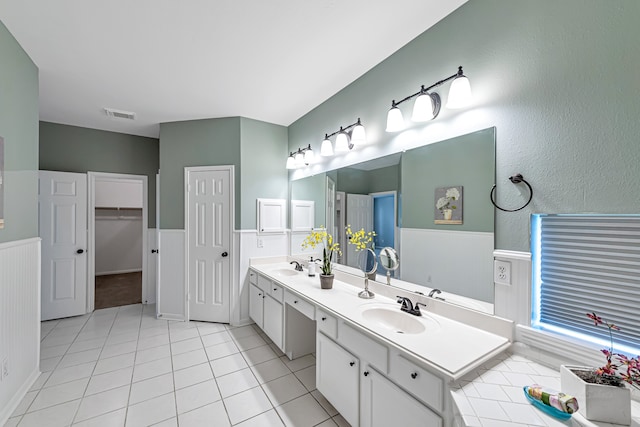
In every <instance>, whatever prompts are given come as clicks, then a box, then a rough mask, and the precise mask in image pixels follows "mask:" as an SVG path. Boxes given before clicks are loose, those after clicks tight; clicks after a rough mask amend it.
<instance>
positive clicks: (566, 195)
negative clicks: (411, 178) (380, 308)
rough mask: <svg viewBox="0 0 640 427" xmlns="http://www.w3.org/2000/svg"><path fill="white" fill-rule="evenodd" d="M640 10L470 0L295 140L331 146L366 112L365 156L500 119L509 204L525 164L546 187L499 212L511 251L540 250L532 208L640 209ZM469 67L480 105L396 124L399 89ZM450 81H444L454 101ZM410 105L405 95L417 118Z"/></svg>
mask: <svg viewBox="0 0 640 427" xmlns="http://www.w3.org/2000/svg"><path fill="white" fill-rule="evenodd" d="M639 17H640V2H637V1H630V0H610V1H602V0H563V1H561V2H556V1H551V0H543V1H537V2H532V1H528V0H470V1H469V2H468V3H466V4H464V5H463V6H461V7H460V8H459V9H457V10H456V11H454V12H453V13H452V14H451V15H449V16H448V17H446V18H445V19H444V20H443V21H441V22H440V23H438V24H436V25H435V26H434V27H432V28H430V29H429V30H427V31H426V32H425V33H423V34H422V35H420V36H418V37H417V38H416V39H415V40H413V41H412V42H410V43H409V44H407V45H406V46H405V47H403V48H402V49H400V50H399V51H398V52H396V53H395V54H393V55H392V56H390V57H389V58H388V59H387V60H385V61H383V62H382V63H380V64H379V65H377V66H376V67H374V68H373V69H371V70H370V71H369V72H368V73H366V74H365V75H363V76H362V77H361V78H359V79H358V80H356V81H355V82H353V83H352V84H350V85H349V86H347V87H346V88H345V89H343V90H342V91H340V92H339V93H337V94H336V95H335V96H333V97H331V98H330V99H328V100H327V101H326V102H324V103H323V104H321V105H319V106H318V107H317V108H316V109H314V110H313V111H311V112H310V113H308V114H307V115H305V116H304V117H302V118H300V119H299V120H297V121H296V122H295V123H293V124H292V125H291V126H290V127H289V146H290V147H301V146H306V145H307V144H311V145H312V147H313V148H314V150H315V149H318V150H319V148H320V143H321V139H322V138H321V135H324V134H325V132H327V131H330V130H334V129H337V128H338V127H339V126H340V125H344V124H348V123H352V122H353V121H354V119H355V118H357V117H361V118H362V121H363V123H364V124H365V126H366V128H367V135H368V137H369V146H368V147H367V148H366V149H363V150H362V151H361V152H360V153H361V154H359V155H358V156H349V159H353V158H354V157H359V160H351V161H352V162H354V163H355V162H359V161H361V160H366V158H372V157H377V156H380V155H383V154H387V153H390V152H397V151H401V150H403V149H405V148H413V147H415V146H419V145H423V144H425V143H429V142H434V141H439V140H443V139H448V138H451V137H455V136H459V135H464V134H467V133H469V132H472V131H476V130H480V129H486V128H488V127H492V126H495V127H496V134H497V139H496V182H497V196H498V197H497V198H498V201H499V203H500V204H502V205H504V206H505V207H507V208H514V207H518V206H520V205H521V204H522V203H524V202H525V201H526V200H527V198H528V192H527V190H526V189H525V188H523V187H522V186H514V185H513V184H511V183H510V182H509V181H508V177H509V176H510V175H513V174H515V173H518V172H519V173H522V174H523V175H524V177H525V178H526V179H527V180H528V181H529V182H530V183H531V185H532V186H533V188H534V191H535V196H534V198H533V201H532V203H531V204H530V205H529V206H528V207H527V208H525V209H523V210H522V211H519V212H516V213H505V212H496V247H497V248H500V249H510V250H521V251H528V250H529V215H530V214H531V213H537V212H545V213H577V212H601V213H637V212H638V211H640V199H639V198H638V197H636V195H637V194H640V174H638V173H637V169H638V164H639V163H640V143H639V142H638V135H640V120H638V117H637V115H638V99H640V84H639V83H638V79H637V76H636V73H635V72H634V70H638V69H640V44H638V43H637V39H638V36H639V35H640V30H639V27H638V18H639ZM458 65H463V66H464V70H465V74H466V75H467V76H469V78H470V80H471V85H472V88H473V92H474V104H473V106H472V107H469V108H466V109H463V110H448V109H446V108H443V110H442V112H441V113H440V116H439V117H438V118H437V119H436V120H434V121H432V122H430V123H427V124H412V125H410V127H409V129H408V130H406V131H404V132H400V133H397V134H388V133H386V132H385V131H384V126H385V120H386V114H387V111H388V109H389V106H390V104H391V100H392V99H399V98H402V97H404V96H406V95H408V94H411V93H414V92H416V91H417V90H418V89H419V88H420V85H421V84H431V83H433V82H436V81H438V80H440V79H441V78H443V77H446V76H449V75H451V74H453V73H454V72H455V70H456V67H457V66H458ZM448 88H449V85H445V86H443V87H442V88H441V89H440V90H438V92H439V93H440V95H441V96H442V98H443V104H445V103H446V98H447V91H448ZM406 104H410V102H408V103H406ZM410 108H411V105H404V104H403V106H402V109H403V112H404V114H405V118H407V117H409V116H410ZM348 161H349V160H344V161H343V162H344V163H345V164H346V163H347V162H348ZM336 163H339V161H338V160H334V161H333V162H332V165H335V164H336ZM338 166H344V165H338ZM318 169H322V168H321V167H317V168H316V169H315V170H314V173H318ZM320 171H322V170H320ZM488 192H489V189H487V196H486V197H488ZM403 215H405V213H403ZM405 216H406V215H405Z"/></svg>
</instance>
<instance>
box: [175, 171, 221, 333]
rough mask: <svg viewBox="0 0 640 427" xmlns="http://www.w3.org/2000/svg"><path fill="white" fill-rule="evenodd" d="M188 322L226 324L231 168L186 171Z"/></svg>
mask: <svg viewBox="0 0 640 427" xmlns="http://www.w3.org/2000/svg"><path fill="white" fill-rule="evenodd" d="M185 175H186V181H187V224H186V225H187V239H188V246H187V250H188V255H187V258H188V261H187V283H188V288H189V298H188V299H189V319H190V320H201V321H208V322H223V323H228V322H229V318H230V292H231V256H232V251H231V231H232V230H231V228H232V224H233V223H232V212H233V168H232V167H229V166H224V167H206V168H186V173H185Z"/></svg>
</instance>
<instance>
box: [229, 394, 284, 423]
mask: <svg viewBox="0 0 640 427" xmlns="http://www.w3.org/2000/svg"><path fill="white" fill-rule="evenodd" d="M223 400H224V405H225V407H226V408H227V414H229V419H230V420H231V424H237V423H239V422H241V421H244V420H247V419H249V418H253V417H255V416H256V415H258V414H261V413H263V412H266V411H268V410H270V409H272V408H273V407H272V406H271V403H269V398H268V397H267V395H266V394H264V391H262V389H261V388H260V387H256V388H252V389H250V390H247V391H243V392H242V393H238V394H234V395H233V396H231V397H227V398H225V399H223Z"/></svg>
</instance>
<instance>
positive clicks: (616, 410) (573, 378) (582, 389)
mask: <svg viewBox="0 0 640 427" xmlns="http://www.w3.org/2000/svg"><path fill="white" fill-rule="evenodd" d="M571 369H575V370H584V371H589V370H591V369H593V368H587V367H584V366H571V365H562V366H561V367H560V385H561V387H562V390H561V391H562V392H563V393H566V394H569V395H571V396H573V397H575V398H576V399H578V406H579V410H578V412H579V413H580V414H582V416H583V417H585V418H586V419H588V420H591V421H603V422H607V423H615V424H623V425H630V424H631V390H629V389H628V388H627V387H613V386H607V385H600V384H590V383H587V382H585V381H583V380H582V379H581V378H580V377H578V376H577V375H575V374H574V373H573V372H571Z"/></svg>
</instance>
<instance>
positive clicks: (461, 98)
mask: <svg viewBox="0 0 640 427" xmlns="http://www.w3.org/2000/svg"><path fill="white" fill-rule="evenodd" d="M450 80H453V82H451V87H450V88H449V97H448V98H447V99H448V101H447V108H462V107H465V106H466V105H468V104H469V102H470V101H471V85H470V84H469V79H468V78H467V77H466V76H465V75H464V74H463V72H462V66H459V67H458V72H457V73H455V74H454V75H452V76H449V77H447V78H445V79H442V80H440V81H438V82H436V83H434V84H432V85H431V86H429V87H426V88H425V87H424V85H422V86H421V87H420V90H419V91H418V92H416V93H414V94H412V95H409V96H407V97H405V98H403V99H401V100H400V101H398V102H396V101H395V99H394V100H393V101H391V109H390V110H389V113H388V114H387V128H386V131H387V132H397V131H400V130H402V129H404V119H403V117H402V111H400V109H399V108H398V105H400V104H402V103H403V102H405V101H408V100H410V99H413V98H415V97H417V98H416V101H415V104H414V105H413V114H412V116H411V120H413V121H414V122H426V121H429V120H433V119H435V118H436V117H438V114H439V113H440V105H441V100H440V95H438V94H437V93H436V92H429V91H430V90H431V89H433V88H435V87H438V86H440V85H442V84H444V83H446V82H448V81H450Z"/></svg>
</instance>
